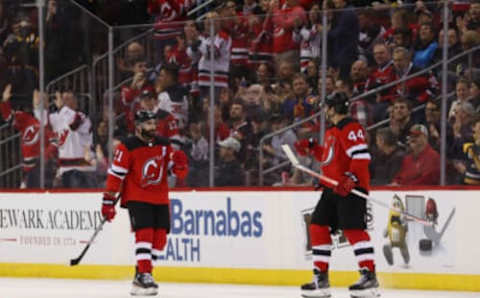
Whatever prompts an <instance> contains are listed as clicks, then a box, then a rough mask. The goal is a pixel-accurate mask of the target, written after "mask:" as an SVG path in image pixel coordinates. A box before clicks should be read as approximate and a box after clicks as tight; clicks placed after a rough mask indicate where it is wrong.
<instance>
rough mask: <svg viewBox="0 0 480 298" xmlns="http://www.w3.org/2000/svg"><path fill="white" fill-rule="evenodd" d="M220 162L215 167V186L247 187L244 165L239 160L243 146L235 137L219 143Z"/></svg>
mask: <svg viewBox="0 0 480 298" xmlns="http://www.w3.org/2000/svg"><path fill="white" fill-rule="evenodd" d="M218 146H219V147H220V151H219V157H220V160H219V161H218V162H217V165H216V166H215V186H242V185H245V175H244V171H243V168H242V164H241V163H240V161H239V160H238V158H237V154H238V152H240V148H241V144H240V142H239V141H238V140H237V139H235V138H234V137H228V138H226V139H225V140H223V141H220V142H218Z"/></svg>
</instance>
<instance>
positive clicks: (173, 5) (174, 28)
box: [148, 0, 192, 40]
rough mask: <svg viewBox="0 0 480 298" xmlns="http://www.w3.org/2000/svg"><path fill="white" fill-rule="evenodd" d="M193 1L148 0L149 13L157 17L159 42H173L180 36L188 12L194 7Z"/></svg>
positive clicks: (156, 32) (156, 25) (156, 34)
mask: <svg viewBox="0 0 480 298" xmlns="http://www.w3.org/2000/svg"><path fill="white" fill-rule="evenodd" d="M191 2H192V1H191V0H148V13H149V14H151V15H153V16H155V34H154V38H155V39H157V40H172V39H174V38H175V37H176V36H178V35H180V34H181V32H182V29H183V24H182V22H183V21H186V20H187V17H186V12H187V11H188V10H189V9H190V7H191V6H192V3H191Z"/></svg>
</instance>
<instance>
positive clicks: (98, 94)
mask: <svg viewBox="0 0 480 298" xmlns="http://www.w3.org/2000/svg"><path fill="white" fill-rule="evenodd" d="M153 32H154V30H153V28H152V29H150V30H148V31H145V32H142V33H141V34H139V35H137V36H135V37H132V38H130V39H129V40H127V41H125V42H123V43H122V44H120V45H119V46H117V47H115V48H114V49H113V51H112V55H113V57H114V60H115V61H116V60H117V59H119V58H120V59H122V58H124V56H125V50H126V49H127V47H128V46H129V45H130V44H131V43H132V42H138V43H140V44H141V45H142V46H143V48H144V50H145V60H146V61H154V57H155V48H154V40H153V38H152V36H153ZM108 56H109V53H108V52H107V53H105V54H103V55H100V56H98V57H96V58H95V59H94V60H93V63H92V89H91V94H92V97H93V98H96V99H97V100H100V101H101V102H102V103H103V99H104V97H105V96H106V94H108V93H107V90H108V89H109V81H108V76H109V65H108ZM119 80H122V78H121V77H120V76H114V84H117V83H118V82H119Z"/></svg>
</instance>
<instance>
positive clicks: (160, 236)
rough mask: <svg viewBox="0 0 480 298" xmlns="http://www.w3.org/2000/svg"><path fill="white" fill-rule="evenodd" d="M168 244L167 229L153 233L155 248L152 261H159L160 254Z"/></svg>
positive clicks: (156, 230)
mask: <svg viewBox="0 0 480 298" xmlns="http://www.w3.org/2000/svg"><path fill="white" fill-rule="evenodd" d="M165 244H167V231H166V230H165V229H155V230H154V231H153V248H152V259H153V260H154V261H156V260H158V257H159V256H160V252H161V251H162V250H163V248H164V247H165Z"/></svg>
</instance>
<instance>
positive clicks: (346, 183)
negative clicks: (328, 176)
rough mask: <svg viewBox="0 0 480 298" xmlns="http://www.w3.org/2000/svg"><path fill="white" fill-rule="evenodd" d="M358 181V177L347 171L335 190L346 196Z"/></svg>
mask: <svg viewBox="0 0 480 298" xmlns="http://www.w3.org/2000/svg"><path fill="white" fill-rule="evenodd" d="M357 183H358V178H357V177H356V176H355V175H354V174H352V173H350V172H346V173H345V174H344V175H343V176H342V179H341V180H340V181H338V184H337V186H335V188H334V189H333V191H334V192H335V193H336V194H338V195H340V196H342V197H346V196H348V194H349V193H350V192H351V191H352V189H353V188H354V187H355V186H356V185H357Z"/></svg>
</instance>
